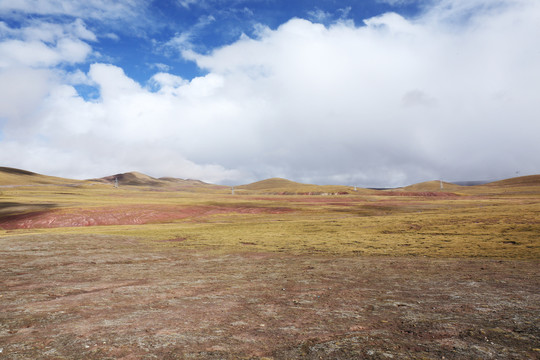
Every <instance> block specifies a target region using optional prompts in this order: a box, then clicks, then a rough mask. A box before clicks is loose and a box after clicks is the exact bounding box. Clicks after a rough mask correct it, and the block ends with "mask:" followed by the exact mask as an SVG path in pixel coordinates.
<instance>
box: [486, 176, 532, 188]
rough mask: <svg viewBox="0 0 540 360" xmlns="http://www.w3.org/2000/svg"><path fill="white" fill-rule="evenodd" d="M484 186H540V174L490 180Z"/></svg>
mask: <svg viewBox="0 0 540 360" xmlns="http://www.w3.org/2000/svg"><path fill="white" fill-rule="evenodd" d="M484 186H540V175H528V176H519V177H514V178H510V179H505V180H499V181H494V182H490V183H488V184H484Z"/></svg>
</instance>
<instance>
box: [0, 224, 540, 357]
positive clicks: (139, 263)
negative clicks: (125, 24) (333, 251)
mask: <svg viewBox="0 0 540 360" xmlns="http://www.w3.org/2000/svg"><path fill="white" fill-rule="evenodd" d="M177 240H178V241H181V239H177ZM538 265H539V262H538V261H500V260H486V259H468V260H460V259H429V258H418V257H408V258H392V257H349V258H338V257H330V256H326V257H324V256H309V255H304V256H292V255H284V254H275V253H233V254H211V253H206V252H201V251H198V252H195V251H182V250H181V249H180V248H171V247H170V246H167V247H164V248H160V247H159V246H156V244H153V245H152V246H148V245H145V244H144V243H140V242H138V241H136V240H133V239H130V238H123V237H111V236H95V235H84V236H67V235H40V236H38V237H36V236H30V235H27V236H17V237H5V238H0V355H1V356H0V357H2V358H4V359H10V360H11V359H13V360H14V359H65V358H67V359H239V358H243V359H262V358H267V359H268V358H273V359H297V358H300V359H540V328H539V324H540V275H539V272H538V268H539V267H538Z"/></svg>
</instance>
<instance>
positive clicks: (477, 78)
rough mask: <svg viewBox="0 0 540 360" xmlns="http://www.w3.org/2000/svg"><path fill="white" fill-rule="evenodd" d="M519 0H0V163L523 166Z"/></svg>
mask: <svg viewBox="0 0 540 360" xmlns="http://www.w3.org/2000/svg"><path fill="white" fill-rule="evenodd" d="M539 37H540V2H538V1H536V0H418V1H415V0H366V1H339V0H323V1H315V2H314V1H277V0H233V1H224V0H201V1H197V0H159V1H158V0H155V1H151V0H146V1H143V0H118V1H114V2H112V1H111V2H109V1H102V0H85V1H83V0H71V1H58V0H20V1H11V0H0V164H1V165H2V166H12V167H18V168H23V169H26V170H31V171H36V172H40V173H45V174H50V175H58V176H65V177H74V178H92V177H99V176H106V175H110V174H113V173H118V172H124V171H140V172H144V173H147V174H149V175H152V176H156V177H159V176H176V177H181V178H197V179H202V180H205V181H209V182H214V183H223V184H242V183H247V182H251V181H256V180H261V179H263V178H267V177H274V176H280V177H286V178H289V179H292V180H296V181H302V182H310V183H319V184H329V183H334V184H338V183H339V184H350V185H358V186H398V185H406V184H410V183H414V182H417V181H424V180H431V179H444V180H449V181H452V180H484V179H486V180H489V179H499V178H506V177H511V176H515V174H516V173H517V172H519V173H520V175H526V174H534V173H540V162H539V161H538V160H537V155H536V154H538V153H540V145H539V144H540V141H538V135H537V134H539V133H540V124H539V120H538V119H540V110H539V106H538V104H539V103H540V99H539V95H538V94H540V85H539V84H540V69H539V65H538V64H540V52H539V51H538V41H537V39H538V38H539Z"/></svg>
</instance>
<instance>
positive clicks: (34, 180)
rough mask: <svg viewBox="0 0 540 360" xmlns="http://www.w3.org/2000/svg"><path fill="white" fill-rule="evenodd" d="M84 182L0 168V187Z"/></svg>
mask: <svg viewBox="0 0 540 360" xmlns="http://www.w3.org/2000/svg"><path fill="white" fill-rule="evenodd" d="M84 183H85V181H82V180H73V179H64V178H60V177H55V176H47V175H41V174H37V173H34V172H31V171H26V170H21V169H15V168H10V167H0V186H17V185H66V184H84Z"/></svg>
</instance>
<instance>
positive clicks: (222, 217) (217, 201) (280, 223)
mask: <svg viewBox="0 0 540 360" xmlns="http://www.w3.org/2000/svg"><path fill="white" fill-rule="evenodd" d="M293 184H295V185H294V187H295V189H296V190H295V191H296V192H302V191H304V190H309V189H310V186H309V185H308V186H307V187H306V188H302V187H301V186H300V185H296V183H293ZM279 185H280V186H282V185H283V184H281V183H280V184H279ZM278 188H280V187H278ZM459 188H460V192H459V193H455V194H457V195H451V196H450V195H448V194H445V193H439V195H442V196H434V194H435V195H437V193H433V192H426V191H425V190H426V189H421V188H419V189H416V190H424V191H420V192H416V193H415V192H411V191H405V192H402V193H400V192H399V191H367V190H365V191H362V192H359V193H354V194H353V195H335V196H322V195H318V196H306V195H303V196H292V195H264V196H261V195H260V194H259V193H257V192H255V191H254V190H250V191H251V193H250V194H249V195H247V194H246V195H235V196H232V195H230V193H229V191H230V190H229V189H219V188H216V189H212V190H211V193H205V192H193V191H192V192H188V191H167V190H166V189H161V188H158V189H153V188H151V187H146V186H144V187H136V186H131V187H128V186H126V187H121V188H119V189H114V188H112V187H111V186H110V185H104V184H101V185H91V184H82V185H79V186H43V187H40V186H33V187H17V188H4V189H3V194H2V198H1V200H0V219H1V217H2V216H3V217H4V219H5V216H7V215H10V214H11V215H13V214H15V213H19V214H20V213H24V212H33V211H38V210H43V211H50V210H51V209H61V211H62V212H63V213H64V216H67V215H65V214H66V213H70V212H73V213H76V212H77V211H81V209H89V208H98V209H103V208H109V207H110V208H111V209H114V208H115V207H119V206H122V207H128V208H129V207H130V206H142V205H145V206H150V207H154V208H159V207H160V206H176V207H178V208H179V209H180V208H182V207H193V206H196V207H199V208H205V207H207V208H219V209H220V211H217V212H208V214H206V215H200V214H198V215H197V216H187V217H181V218H178V219H173V220H170V219H169V220H167V221H159V220H156V221H154V222H152V223H146V224H140V225H121V224H120V225H111V226H86V227H73V228H66V227H62V228H49V229H35V228H34V229H21V230H10V231H6V230H3V231H2V230H0V235H2V236H11V235H17V234H23V233H25V234H28V233H34V234H55V233H71V234H90V233H92V234H93V233H95V234H109V235H129V236H135V237H139V238H143V239H145V240H146V241H149V242H152V243H154V244H155V245H156V246H174V247H181V248H185V249H194V248H199V249H200V248H206V249H214V250H216V251H274V252H288V253H296V254H299V253H310V254H312V253H316V254H335V255H396V256H402V255H407V256H430V257H496V258H512V259H539V258H540V240H539V238H540V235H539V234H540V201H539V200H540V190H539V189H540V186H538V185H536V183H534V184H533V185H531V184H527V186H525V187H523V185H519V186H509V185H504V186H495V185H490V186H476V187H459ZM409 190H411V189H409ZM427 190H431V189H427ZM204 191H206V192H208V191H210V189H205V190H204ZM246 191H247V190H246ZM264 192H265V191H263V193H264ZM306 192H307V191H306ZM2 204H3V206H2ZM246 209H253V211H251V210H250V211H246ZM257 209H259V210H261V211H257ZM268 209H282V210H283V211H278V213H272V212H271V211H266V210H268ZM263 210H264V211H263ZM179 238H181V239H183V241H181V242H179V241H167V240H174V239H179Z"/></svg>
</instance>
